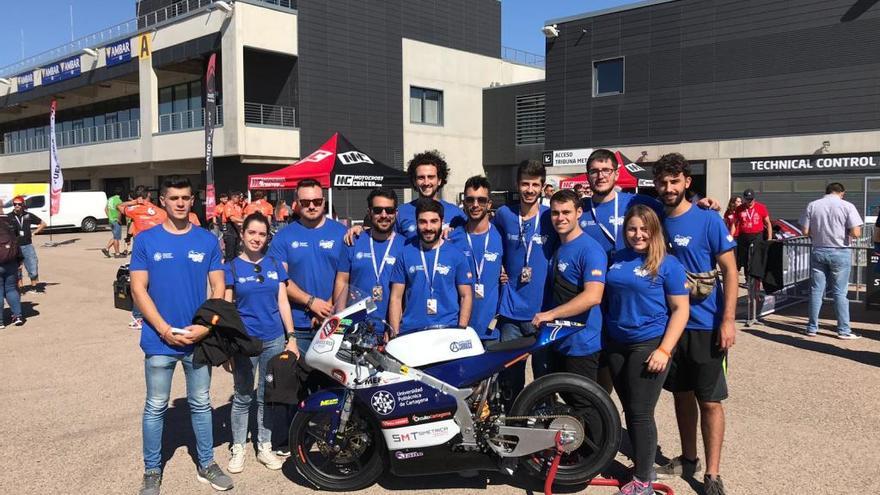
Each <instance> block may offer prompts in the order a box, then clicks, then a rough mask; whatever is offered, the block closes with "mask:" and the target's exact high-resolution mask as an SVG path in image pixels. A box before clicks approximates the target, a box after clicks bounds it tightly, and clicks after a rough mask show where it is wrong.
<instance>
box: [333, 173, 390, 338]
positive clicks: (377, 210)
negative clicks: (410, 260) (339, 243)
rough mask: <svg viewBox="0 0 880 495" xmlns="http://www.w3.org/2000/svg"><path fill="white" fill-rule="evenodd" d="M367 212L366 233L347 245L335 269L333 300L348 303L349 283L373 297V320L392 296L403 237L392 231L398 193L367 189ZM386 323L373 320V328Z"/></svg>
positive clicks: (382, 327)
mask: <svg viewBox="0 0 880 495" xmlns="http://www.w3.org/2000/svg"><path fill="white" fill-rule="evenodd" d="M367 216H368V217H369V219H370V225H371V228H370V230H369V234H368V235H362V236H360V237H358V238H357V240H356V241H355V243H354V245H353V246H346V247H345V252H344V253H343V255H342V258H340V260H339V266H338V267H337V271H336V287H335V288H334V289H333V301H334V303H335V305H336V309H337V310H340V309H342V308H344V307H345V306H346V304H347V303H348V294H349V287H350V286H351V287H356V288H358V289H360V291H361V292H364V293H365V294H367V295H371V296H372V297H373V302H375V303H376V311H374V312H373V313H371V314H370V316H371V317H372V318H375V319H376V320H383V321H384V320H386V319H387V318H388V299H389V297H391V272H392V270H394V264H395V263H396V262H397V259H398V258H400V253H401V252H402V251H403V245H404V243H405V242H406V240H405V239H404V238H403V236H400V235H397V234H396V233H395V232H394V222H395V219H396V217H397V195H396V194H394V191H392V190H390V189H385V188H380V189H373V190H372V191H370V195H369V196H367ZM385 330H386V329H385V325H384V324H382V323H379V322H376V332H377V333H380V334H381V333H384V332H385Z"/></svg>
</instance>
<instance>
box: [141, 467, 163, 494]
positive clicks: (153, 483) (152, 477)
mask: <svg viewBox="0 0 880 495" xmlns="http://www.w3.org/2000/svg"><path fill="white" fill-rule="evenodd" d="M161 487H162V471H160V470H158V469H148V470H147V472H145V473H144V481H143V482H142V483H141V491H139V492H138V494H139V495H159V488H161Z"/></svg>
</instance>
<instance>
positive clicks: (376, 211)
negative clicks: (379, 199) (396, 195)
mask: <svg viewBox="0 0 880 495" xmlns="http://www.w3.org/2000/svg"><path fill="white" fill-rule="evenodd" d="M370 211H371V212H373V215H381V214H382V213H383V212H384V213H385V214H386V215H394V214H395V213H397V208H395V207H393V206H371V207H370Z"/></svg>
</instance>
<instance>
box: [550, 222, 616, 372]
mask: <svg viewBox="0 0 880 495" xmlns="http://www.w3.org/2000/svg"><path fill="white" fill-rule="evenodd" d="M551 263H555V264H556V267H555V271H557V272H558V273H559V274H560V275H561V276H562V278H563V279H565V281H566V282H568V283H570V284H573V285H576V286H577V287H579V288H581V289H583V286H584V284H585V283H587V282H601V283H603V284H604V283H605V269H606V268H607V267H608V259H607V258H606V257H605V253H604V252H603V251H602V250H601V249H600V248H599V245H598V244H597V243H596V241H594V240H593V239H592V238H591V237H590V236H588V235H586V234H581V235H579V236H577V237H576V238H574V239H573V240H571V241H569V242H567V243H565V244H561V245H560V246H559V249H558V250H557V251H556V256H555V257H554V259H553V260H552V262H551ZM549 276H550V282H549V283H548V284H547V287H548V291H547V298H546V302H545V304H544V307H545V309H551V308H553V307H555V306H556V304H555V303H554V302H553V296H552V294H553V283H554V282H553V281H554V278H555V274H554V272H553V271H551V273H550V275H549ZM566 320H569V321H575V322H578V323H583V324H584V325H586V326H585V327H584V328H583V329H582V330H579V331H578V332H577V333H575V334H573V335H571V336H570V337H568V338H567V339H565V340H563V341H561V342H559V343H558V344H556V350H557V351H559V352H560V353H562V354H563V355H566V356H588V355H590V354H593V353H594V352H598V351H600V350H602V308H600V307H599V305H598V304H597V305H596V306H593V307H592V308H590V309H588V310H587V311H586V312H584V313H581V314H579V315H577V316H571V317H569V318H566Z"/></svg>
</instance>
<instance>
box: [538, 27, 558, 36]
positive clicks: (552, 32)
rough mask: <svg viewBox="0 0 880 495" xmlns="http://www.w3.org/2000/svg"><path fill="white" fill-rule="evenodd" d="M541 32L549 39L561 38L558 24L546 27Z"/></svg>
mask: <svg viewBox="0 0 880 495" xmlns="http://www.w3.org/2000/svg"><path fill="white" fill-rule="evenodd" d="M541 32H542V33H544V36H546V37H547V38H558V37H559V28H558V27H557V25H556V24H553V25H552V26H544V27H543V28H541Z"/></svg>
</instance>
